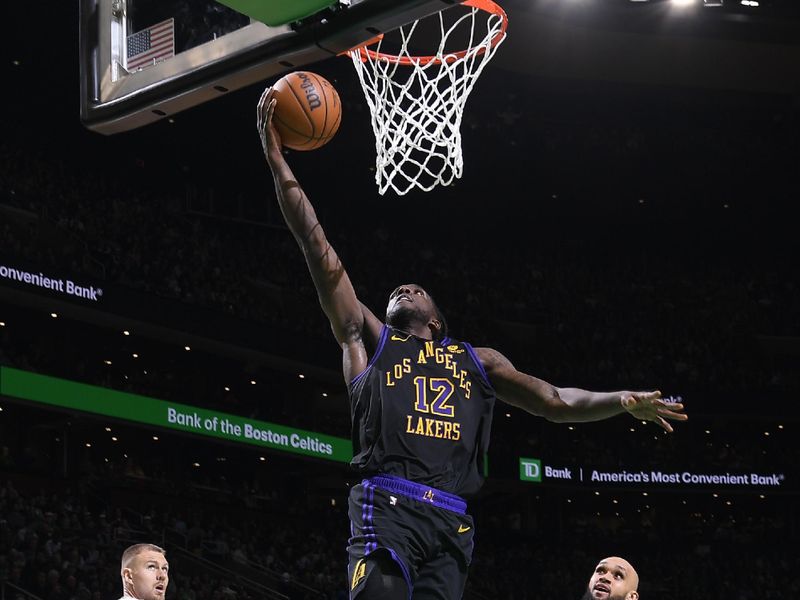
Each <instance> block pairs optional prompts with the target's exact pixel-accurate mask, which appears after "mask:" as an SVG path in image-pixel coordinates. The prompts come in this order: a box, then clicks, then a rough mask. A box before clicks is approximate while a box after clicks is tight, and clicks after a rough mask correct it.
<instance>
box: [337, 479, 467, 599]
mask: <svg viewBox="0 0 800 600" xmlns="http://www.w3.org/2000/svg"><path fill="white" fill-rule="evenodd" d="M465 510H466V503H465V502H464V501H463V500H461V499H460V498H458V497H457V496H452V495H450V494H446V493H444V492H440V491H438V490H436V489H434V488H429V487H425V486H421V485H419V484H416V483H412V482H410V481H407V480H405V479H400V478H399V477H389V476H379V477H371V478H369V479H365V480H364V481H362V482H361V483H360V484H358V485H356V486H353V488H352V489H351V490H350V500H349V514H350V543H349V545H348V547H347V552H348V554H349V563H348V574H349V577H348V582H349V588H350V598H351V600H353V599H355V598H356V597H357V596H358V594H359V592H360V591H361V589H362V588H363V584H364V582H365V581H366V579H367V576H368V575H369V568H370V561H367V560H365V559H366V557H367V556H369V555H370V554H372V553H373V552H376V551H384V552H387V553H388V554H389V555H390V556H391V557H392V559H393V560H394V561H395V562H396V563H397V564H398V565H399V566H400V570H401V571H402V572H403V577H404V578H405V580H406V583H407V584H408V589H409V597H411V596H412V593H413V598H414V599H415V600H423V599H424V600H428V599H431V600H432V599H437V600H457V599H458V598H461V596H462V594H463V592H464V585H465V584H466V581H467V571H468V568H469V565H470V563H471V562H472V547H473V535H474V533H475V525H474V523H473V521H472V517H470V516H469V515H467V514H465V512H464V511H465Z"/></svg>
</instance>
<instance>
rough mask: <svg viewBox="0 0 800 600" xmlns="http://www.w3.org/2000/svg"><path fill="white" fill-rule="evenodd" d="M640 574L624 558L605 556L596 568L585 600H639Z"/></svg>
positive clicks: (584, 597)
mask: <svg viewBox="0 0 800 600" xmlns="http://www.w3.org/2000/svg"><path fill="white" fill-rule="evenodd" d="M638 589H639V574H638V573H637V572H636V569H634V568H633V566H632V565H631V563H629V562H628V561H627V560H625V559H624V558H620V557H618V556H610V557H608V558H604V559H603V560H601V561H600V562H599V563H597V566H596V567H595V568H594V573H592V577H591V579H589V585H588V587H587V588H586V593H585V594H584V596H583V600H638V599H639V591H638Z"/></svg>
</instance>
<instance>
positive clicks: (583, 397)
mask: <svg viewBox="0 0 800 600" xmlns="http://www.w3.org/2000/svg"><path fill="white" fill-rule="evenodd" d="M274 108H275V100H274V98H273V93H272V91H271V90H269V89H268V90H266V91H265V92H264V95H263V96H262V97H261V100H260V101H259V104H258V130H259V134H260V136H261V142H262V145H263V148H264V154H265V156H266V159H267V162H268V164H269V167H270V169H271V171H272V175H273V178H274V181H275V190H276V194H277V197H278V204H279V205H280V208H281V211H282V213H283V216H284V219H285V220H286V224H287V225H288V227H289V229H290V230H291V232H292V234H293V235H294V237H295V239H296V241H297V243H298V244H299V246H300V248H301V250H302V252H303V255H304V256H305V259H306V263H307V265H308V269H309V271H310V273H311V278H312V279H313V281H314V285H315V287H316V289H317V293H318V296H319V301H320V304H321V305H322V309H323V310H324V311H325V314H326V315H327V316H328V319H329V320H330V323H331V328H332V329H333V334H334V336H335V337H336V340H337V342H338V343H339V345H340V346H341V348H342V368H343V371H344V378H345V381H346V382H347V385H348V391H349V395H350V404H351V417H352V432H353V433H352V438H353V451H354V457H353V460H352V463H351V464H352V466H353V467H354V468H355V469H356V471H357V472H358V473H360V474H361V475H362V476H363V477H364V479H363V481H362V482H361V484H359V485H356V486H354V487H353V489H352V490H351V493H350V501H349V502H350V505H349V513H350V521H351V525H350V528H351V536H350V541H349V546H348V552H349V556H350V561H349V588H350V597H351V599H354V598H358V599H359V600H378V599H380V600H395V599H397V600H408V598H412V597H413V598H414V599H415V600H428V599H430V600H433V599H441V600H455V599H457V598H460V597H461V595H462V593H463V590H464V584H465V582H466V577H467V569H468V566H469V564H470V561H471V558H472V539H473V533H474V524H473V522H472V518H471V517H470V516H469V515H468V514H467V512H466V502H465V501H464V499H463V496H469V495H471V494H474V493H475V492H476V491H477V490H478V488H479V487H480V485H481V483H482V473H483V464H482V461H483V457H484V455H485V454H486V450H487V448H488V444H489V430H490V427H491V420H492V409H493V406H494V401H495V398H499V399H500V400H502V401H504V402H507V403H509V404H511V405H513V406H517V407H519V408H522V409H523V410H525V411H527V412H529V413H531V414H534V415H538V416H542V417H544V418H546V419H549V420H551V421H558V422H562V421H568V422H571V421H596V420H600V419H605V418H608V417H612V416H614V415H617V414H620V413H623V412H628V413H630V414H631V415H633V416H634V417H635V418H637V419H642V420H648V421H654V422H656V423H658V424H659V425H660V426H661V427H663V428H664V429H666V430H667V431H672V427H671V426H670V424H669V423H668V421H667V419H676V420H685V419H686V416H685V415H684V414H683V412H682V410H683V406H682V405H680V404H669V405H666V404H665V403H664V402H663V401H662V400H661V399H660V393H659V392H611V393H595V392H587V391H585V390H580V389H575V388H556V387H554V386H552V385H550V384H549V383H547V382H545V381H542V380H541V379H537V378H536V377H533V376H531V375H527V374H525V373H521V372H520V371H517V370H516V369H515V368H514V366H513V365H512V364H511V362H510V361H509V360H508V359H507V358H506V357H505V356H503V355H502V354H500V353H499V352H497V351H496V350H492V349H490V348H473V347H472V346H470V345H469V344H468V343H466V342H461V341H458V340H455V339H452V338H451V337H450V336H449V334H448V332H447V326H446V324H445V319H444V317H443V316H442V314H441V312H440V311H439V309H438V308H437V306H436V304H435V302H434V301H433V298H431V297H430V295H429V294H428V293H427V291H426V290H425V289H423V288H422V287H421V286H419V285H416V284H404V285H400V286H398V287H397V288H396V289H395V290H394V291H393V292H392V293H391V295H390V296H389V304H388V306H387V308H386V324H384V323H382V322H381V320H380V319H378V317H376V316H375V315H374V314H373V313H372V311H370V310H369V309H368V308H367V307H366V306H364V305H363V304H361V303H360V302H359V300H358V298H357V297H356V293H355V290H354V289H353V285H352V284H351V282H350V279H349V277H348V275H347V272H346V271H345V269H344V267H343V265H342V263H341V261H340V260H339V257H338V256H337V254H336V252H335V251H334V249H333V248H332V247H331V245H330V244H329V243H328V240H327V238H326V237H325V232H324V231H323V230H322V227H321V226H320V224H319V222H318V221H317V217H316V214H315V212H314V208H313V207H312V206H311V203H310V202H309V200H308V198H307V197H306V195H305V193H304V192H303V190H302V188H301V187H300V185H299V184H298V183H297V181H296V180H295V178H294V175H293V174H292V171H291V169H290V168H289V165H288V164H287V163H286V161H285V159H284V157H283V154H282V153H281V142H280V139H279V136H278V133H277V132H276V131H275V128H274V127H273V126H272V113H273V110H274Z"/></svg>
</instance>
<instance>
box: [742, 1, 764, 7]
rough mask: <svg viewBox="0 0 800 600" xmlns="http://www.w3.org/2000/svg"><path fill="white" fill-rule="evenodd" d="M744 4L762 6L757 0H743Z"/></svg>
mask: <svg viewBox="0 0 800 600" xmlns="http://www.w3.org/2000/svg"><path fill="white" fill-rule="evenodd" d="M742 6H753V7H756V6H760V5H759V3H758V1H757V0H742Z"/></svg>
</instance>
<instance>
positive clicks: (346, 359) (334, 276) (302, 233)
mask: <svg viewBox="0 0 800 600" xmlns="http://www.w3.org/2000/svg"><path fill="white" fill-rule="evenodd" d="M275 103H276V101H275V99H274V94H273V91H272V89H269V88H268V89H267V90H265V91H264V93H263V94H262V96H261V99H260V100H259V102H258V133H259V135H260V136H261V145H262V146H263V148H264V155H265V156H266V158H267V163H268V164H269V167H270V169H271V170H272V176H273V179H274V180H275V192H276V194H277V196H278V204H279V205H280V208H281V212H282V213H283V218H284V220H285V221H286V224H287V225H288V226H289V230H290V231H291V232H292V235H294V238H295V240H296V241H297V243H298V245H299V246H300V249H301V250H302V251H303V256H305V259H306V264H307V265H308V270H309V271H310V273H311V278H312V279H313V281H314V286H315V287H316V288H317V295H318V296H319V302H320V304H321V305H322V309H323V310H324V311H325V314H326V315H327V316H328V320H329V321H330V323H331V328H332V329H333V334H334V336H335V337H336V341H338V342H339V344H340V345H341V346H342V350H343V354H344V355H343V369H344V376H345V380H347V381H348V382H349V381H350V380H352V378H353V377H355V376H356V375H358V374H359V373H361V371H363V370H364V369H365V368H366V366H367V354H366V351H365V349H364V343H363V339H362V335H363V329H364V313H363V311H362V305H361V304H360V302H359V301H358V298H357V297H356V293H355V290H354V289H353V285H352V283H351V282H350V278H349V277H348V276H347V272H346V271H345V269H344V266H343V265H342V262H341V260H339V256H338V255H337V254H336V252H335V251H334V249H333V247H332V246H331V245H330V243H329V242H328V239H327V238H326V237H325V232H324V231H323V230H322V226H321V225H320V224H319V221H318V220H317V215H316V212H315V211H314V207H313V206H312V205H311V202H309V200H308V198H307V197H306V195H305V192H303V189H302V188H301V187H300V184H299V183H298V182H297V180H296V179H295V177H294V174H293V173H292V170H291V169H290V168H289V165H288V164H287V163H286V160H285V159H284V157H283V153H282V152H281V141H280V137H279V135H278V132H277V131H276V130H275V127H274V126H273V124H272V113H273V111H274V110H275Z"/></svg>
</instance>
